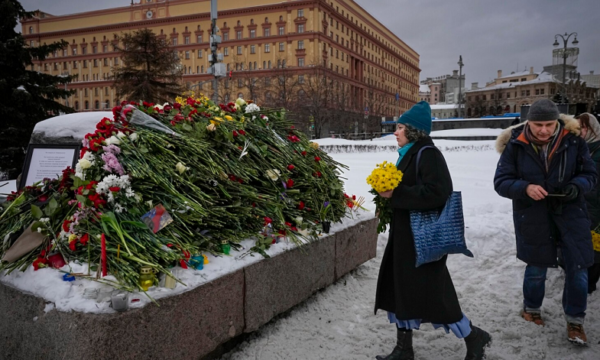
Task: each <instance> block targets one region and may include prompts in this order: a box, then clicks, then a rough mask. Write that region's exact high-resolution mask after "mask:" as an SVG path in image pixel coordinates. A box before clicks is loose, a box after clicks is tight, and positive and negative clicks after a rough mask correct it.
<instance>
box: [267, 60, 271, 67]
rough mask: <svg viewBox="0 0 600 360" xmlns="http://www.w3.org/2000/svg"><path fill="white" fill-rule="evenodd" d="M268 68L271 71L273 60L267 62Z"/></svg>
mask: <svg viewBox="0 0 600 360" xmlns="http://www.w3.org/2000/svg"><path fill="white" fill-rule="evenodd" d="M267 64H268V65H267V68H268V69H270V68H271V60H269V61H267Z"/></svg>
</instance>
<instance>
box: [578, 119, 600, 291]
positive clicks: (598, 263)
mask: <svg viewBox="0 0 600 360" xmlns="http://www.w3.org/2000/svg"><path fill="white" fill-rule="evenodd" d="M577 120H578V121H579V125H580V126H581V137H582V138H583V140H585V142H586V143H587V145H588V149H589V150H590V156H591V158H592V160H593V161H594V163H595V164H596V170H597V171H598V173H599V174H600V123H598V120H597V119H596V117H595V116H594V115H592V114H590V113H583V114H581V115H579V116H578V117H577ZM585 202H586V204H587V211H588V215H589V218H590V230H592V245H593V247H594V265H592V266H591V267H589V268H588V294H591V293H593V292H594V291H596V284H597V283H598V279H600V182H598V183H596V186H595V187H594V189H593V190H592V191H590V192H589V193H587V194H585Z"/></svg>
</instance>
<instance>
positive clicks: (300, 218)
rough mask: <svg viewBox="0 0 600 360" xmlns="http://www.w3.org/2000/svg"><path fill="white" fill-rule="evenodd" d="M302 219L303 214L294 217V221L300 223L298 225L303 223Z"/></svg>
mask: <svg viewBox="0 0 600 360" xmlns="http://www.w3.org/2000/svg"><path fill="white" fill-rule="evenodd" d="M302 220H304V219H302V216H297V217H296V218H295V219H294V221H295V222H296V224H298V225H300V224H302Z"/></svg>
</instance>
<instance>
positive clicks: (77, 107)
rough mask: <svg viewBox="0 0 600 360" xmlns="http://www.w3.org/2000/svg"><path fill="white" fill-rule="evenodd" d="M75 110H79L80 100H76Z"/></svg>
mask: <svg viewBox="0 0 600 360" xmlns="http://www.w3.org/2000/svg"><path fill="white" fill-rule="evenodd" d="M75 110H79V101H75Z"/></svg>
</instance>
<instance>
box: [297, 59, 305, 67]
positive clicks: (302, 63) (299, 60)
mask: <svg viewBox="0 0 600 360" xmlns="http://www.w3.org/2000/svg"><path fill="white" fill-rule="evenodd" d="M298 66H304V58H298Z"/></svg>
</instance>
